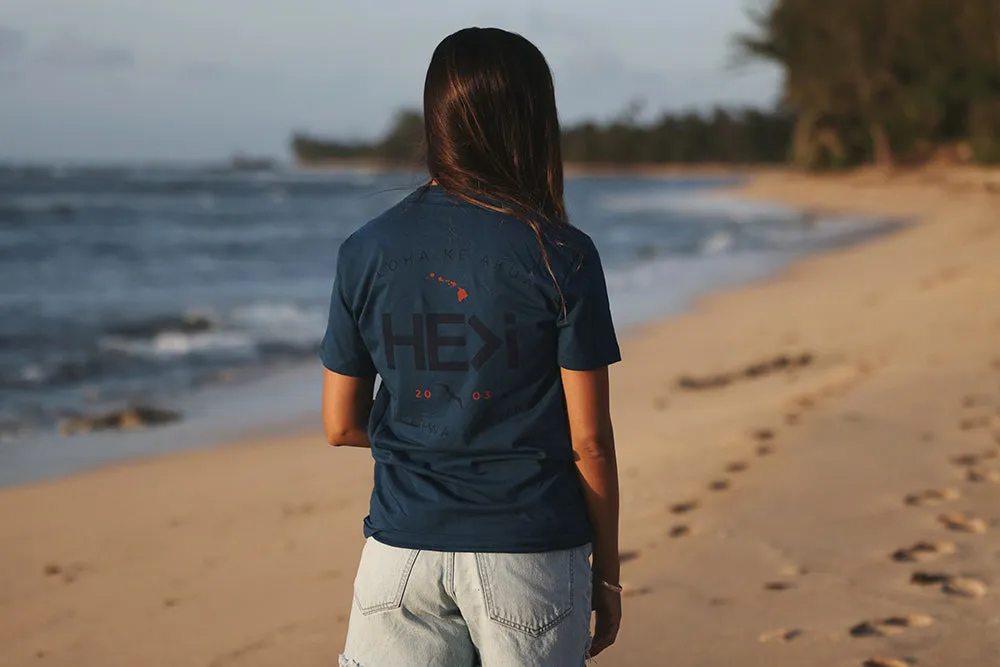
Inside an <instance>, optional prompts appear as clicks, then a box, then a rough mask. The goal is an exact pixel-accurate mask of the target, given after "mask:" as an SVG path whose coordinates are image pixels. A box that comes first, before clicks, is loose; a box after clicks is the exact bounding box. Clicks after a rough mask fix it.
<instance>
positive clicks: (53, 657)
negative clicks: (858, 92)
mask: <svg viewBox="0 0 1000 667" xmlns="http://www.w3.org/2000/svg"><path fill="white" fill-rule="evenodd" d="M978 179H979V176H978V175H977V174H975V173H971V174H964V173H963V174H959V175H957V176H954V177H953V176H952V175H949V176H948V177H947V178H944V177H940V176H935V175H930V176H929V175H927V174H923V173H922V174H911V175H907V176H897V177H894V178H891V179H887V178H884V177H882V176H879V175H877V174H862V175H857V176H852V177H838V178H824V179H809V178H805V177H799V176H794V175H781V174H764V175H761V176H758V177H757V178H756V179H755V180H754V181H753V182H751V183H750V184H749V185H748V186H747V187H745V188H743V189H742V190H741V191H740V193H739V194H741V195H743V196H747V197H751V198H762V199H768V200H771V201H777V202H781V203H786V204H790V205H794V206H801V207H804V208H809V209H815V210H838V211H843V210H846V211H852V212H859V213H866V214H874V215H890V216H904V217H909V218H912V219H914V220H918V221H919V222H918V224H915V225H914V226H912V227H910V228H908V229H906V230H904V231H902V232H900V233H897V234H894V235H892V236H889V237H884V238H880V239H877V240H875V241H873V242H871V243H869V244H866V245H864V246H859V247H854V248H850V249H846V250H840V251H836V252H834V253H831V254H829V255H825V256H822V257H818V258H812V259H809V260H807V261H805V262H803V263H801V264H798V265H796V267H794V268H793V269H792V270H791V271H789V272H787V273H785V274H784V275H783V276H781V277H779V278H776V279H773V280H770V281H767V282H765V283H762V284H758V285H754V286H750V287H745V288H741V289H738V290H735V291H730V292H727V293H724V294H721V295H718V296H715V297H712V298H709V299H707V300H704V301H703V302H701V303H700V304H699V305H698V306H697V307H696V308H694V309H693V310H691V311H690V312H688V313H687V314H684V315H682V316H679V317H675V318H671V319H670V320H667V321H664V322H661V323H658V324H655V325H651V326H647V327H645V328H643V329H642V330H640V331H639V332H638V333H637V334H636V335H634V336H632V337H630V339H629V340H627V341H626V342H625V345H624V350H623V352H624V355H625V358H626V361H625V362H624V363H623V364H621V365H620V366H619V367H617V368H616V369H615V370H614V373H613V385H614V386H613V392H614V398H613V400H614V410H615V423H616V429H617V434H618V443H619V451H620V463H621V471H622V480H623V526H622V535H623V544H622V546H623V550H624V553H623V556H624V559H623V560H624V561H625V562H624V565H623V577H624V583H625V585H626V587H627V599H626V606H625V614H626V617H625V621H624V625H623V630H622V635H621V638H620V641H619V644H618V645H617V646H615V647H614V648H613V649H611V650H609V651H608V652H607V653H606V654H605V655H604V656H602V657H601V658H600V659H599V660H598V661H597V663H598V664H601V665H636V666H638V665H643V666H645V665H659V664H673V665H692V666H694V665H706V666H707V665H734V666H756V665H761V666H768V667H772V666H773V667H784V666H788V667H792V666H793V665H794V666H800V665H814V666H817V667H821V666H831V667H833V666H840V665H844V666H847V665H862V664H865V661H868V660H873V659H876V658H881V659H884V660H885V661H884V662H871V663H870V664H872V665H880V664H881V665H889V666H892V665H897V666H898V665H905V664H916V665H948V666H949V667H962V666H970V667H986V666H988V665H996V664H1000V557H998V554H1000V196H998V194H997V191H998V190H1000V188H987V187H985V186H984V185H983V184H982V183H979V182H978ZM370 484H371V463H370V460H369V456H368V453H367V452H363V451H347V450H333V449H330V448H327V447H325V446H324V445H323V444H322V438H321V436H320V434H319V428H318V425H316V426H315V427H314V426H313V425H311V424H310V425H305V426H304V431H303V432H302V433H301V434H298V435H295V434H290V435H287V436H281V437H274V436H269V437H267V438H265V439H262V440H260V441H257V442H242V443H234V446H229V447H221V448H216V449H210V450H204V451H198V452H192V453H185V454H177V455H172V456H168V457H164V458H161V459H155V460H149V461H142V462H137V463H129V464H122V465H119V466H115V467H110V468H106V469H102V470H98V471H95V472H90V473H85V474H81V475H77V476H74V477H71V478H67V479H63V480H57V481H52V482H46V483H41V484H36V485H31V486H25V487H20V488H13V489H8V490H4V491H2V492H0V544H2V545H3V550H2V551H0V656H2V660H0V663H2V664H3V665H5V666H6V665H12V666H21V665H67V666H69V665H73V666H76V667H80V666H83V667H87V666H90V665H94V666H97V665H100V666H102V667H105V666H107V667H110V666H114V665H133V664H144V665H147V666H159V665H163V666H165V667H166V666H174V665H211V666H213V667H222V666H229V665H233V666H251V665H259V666H270V665H284V664H289V665H291V664H295V665H304V666H310V665H315V666H317V667H318V666H319V665H330V664H336V655H337V653H338V650H339V648H340V646H341V644H342V641H343V635H344V632H345V630H346V621H347V614H348V609H349V603H350V596H351V580H352V578H353V570H354V567H355V565H356V559H357V556H358V554H359V552H360V548H361V545H362V537H361V525H360V522H361V518H362V517H363V516H364V513H365V508H366V505H367V499H368V493H369V491H370ZM892 660H896V661H903V662H895V663H894V662H892ZM907 661H909V662H907ZM912 661H916V662H912Z"/></svg>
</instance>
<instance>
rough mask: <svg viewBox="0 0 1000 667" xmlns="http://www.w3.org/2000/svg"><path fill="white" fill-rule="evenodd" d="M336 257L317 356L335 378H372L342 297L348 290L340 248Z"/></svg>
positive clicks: (370, 365) (369, 361) (365, 351)
mask: <svg viewBox="0 0 1000 667" xmlns="http://www.w3.org/2000/svg"><path fill="white" fill-rule="evenodd" d="M338 254H339V255H340V256H339V257H338V259H337V274H336V277H335V278H334V281H333V294H332V295H331V296H330V315H329V318H328V320H327V325H326V334H325V335H324V336H323V342H322V343H320V352H319V356H320V359H321V360H322V361H323V365H324V366H325V367H326V368H328V369H329V370H331V371H333V372H334V373H337V374H339V375H347V376H350V377H374V376H375V375H376V370H375V365H374V364H373V363H372V358H371V354H370V353H369V352H368V347H367V346H366V345H365V340H364V338H363V337H362V335H361V329H360V327H359V325H358V318H357V317H356V316H355V314H354V310H353V309H352V308H351V305H350V304H351V302H350V300H349V299H348V298H347V296H346V293H347V291H348V287H349V286H348V284H347V280H346V279H345V272H344V270H343V267H344V264H345V263H344V262H343V261H342V259H343V255H344V250H343V246H342V247H341V250H340V253H338Z"/></svg>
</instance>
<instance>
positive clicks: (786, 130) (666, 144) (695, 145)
mask: <svg viewBox="0 0 1000 667" xmlns="http://www.w3.org/2000/svg"><path fill="white" fill-rule="evenodd" d="M637 111H638V109H637V107H635V106H632V107H630V108H629V109H628V110H627V111H626V112H625V113H623V114H621V115H619V117H617V118H615V119H613V120H611V121H608V122H606V123H597V122H583V123H578V124H573V125H570V126H568V127H565V128H563V132H562V145H563V158H564V159H565V160H566V161H567V162H572V163H576V164H602V165H631V164H656V163H676V164H699V163H701V164H706V163H712V164H719V163H726V164H755V163H780V162H784V161H785V160H786V159H787V156H788V145H789V140H790V137H791V135H792V130H793V127H794V118H793V116H792V115H791V114H789V113H787V112H785V111H761V110H757V109H723V108H718V109H714V110H712V111H709V112H703V113H695V112H687V113H677V114H671V113H665V114H663V115H662V116H660V118H659V119H657V120H655V121H652V122H646V123H643V122H640V121H638V120H637ZM423 140H424V126H423V118H422V116H421V114H420V113H419V112H417V111H402V112H400V113H398V114H397V115H396V118H395V120H394V121H393V123H392V125H391V127H390V129H389V131H388V132H387V133H386V134H385V136H383V137H382V138H381V139H378V140H376V141H373V142H367V143H364V142H340V141H331V140H328V139H322V138H318V137H314V136H310V135H308V134H296V135H294V136H293V137H292V151H293V153H294V154H295V157H296V158H297V159H298V161H299V162H301V163H305V164H313V163H319V162H330V161H338V160H373V161H381V162H390V163H394V164H403V165H407V164H418V163H419V162H420V159H421V155H422V145H423Z"/></svg>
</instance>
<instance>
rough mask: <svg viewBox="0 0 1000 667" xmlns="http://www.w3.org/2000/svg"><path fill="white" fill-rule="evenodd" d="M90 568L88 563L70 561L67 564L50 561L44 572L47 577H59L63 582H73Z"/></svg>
mask: <svg viewBox="0 0 1000 667" xmlns="http://www.w3.org/2000/svg"><path fill="white" fill-rule="evenodd" d="M88 570H90V566H89V565H88V564H87V563H69V564H67V565H59V564H58V563H48V564H47V565H46V566H45V567H44V568H43V570H42V572H43V573H44V574H45V576H46V577H59V578H60V579H62V580H63V583H67V584H72V583H73V582H74V581H76V580H77V579H78V578H79V577H80V575H82V574H85V573H86V572H87V571H88Z"/></svg>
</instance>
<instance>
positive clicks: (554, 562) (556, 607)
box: [476, 549, 581, 637]
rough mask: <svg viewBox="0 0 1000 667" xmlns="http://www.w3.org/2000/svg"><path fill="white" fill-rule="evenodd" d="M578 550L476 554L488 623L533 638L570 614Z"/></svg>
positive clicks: (578, 583) (576, 584)
mask: <svg viewBox="0 0 1000 667" xmlns="http://www.w3.org/2000/svg"><path fill="white" fill-rule="evenodd" d="M578 558H580V555H579V553H578V550H576V549H569V550H565V551H547V552H544V553H534V554H530V553H529V554H501V553H477V554H476V568H477V569H478V570H479V580H480V583H481V584H482V587H483V597H484V598H485V601H486V611H487V613H488V614H489V617H490V620H492V621H494V622H496V623H499V624H501V625H505V626H507V627H509V628H513V629H515V630H519V631H521V632H524V633H526V634H528V635H531V636H533V637H538V636H540V635H542V634H544V633H545V632H546V631H548V630H549V629H551V628H553V627H555V626H556V625H557V624H558V623H559V621H561V620H563V619H564V618H566V616H568V615H569V614H570V612H572V611H573V603H574V598H575V596H574V586H578V585H581V582H576V581H574V580H575V579H576V578H577V572H576V569H577V566H578V565H579V564H578V563H576V562H575V561H576V560H577V559H578Z"/></svg>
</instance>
